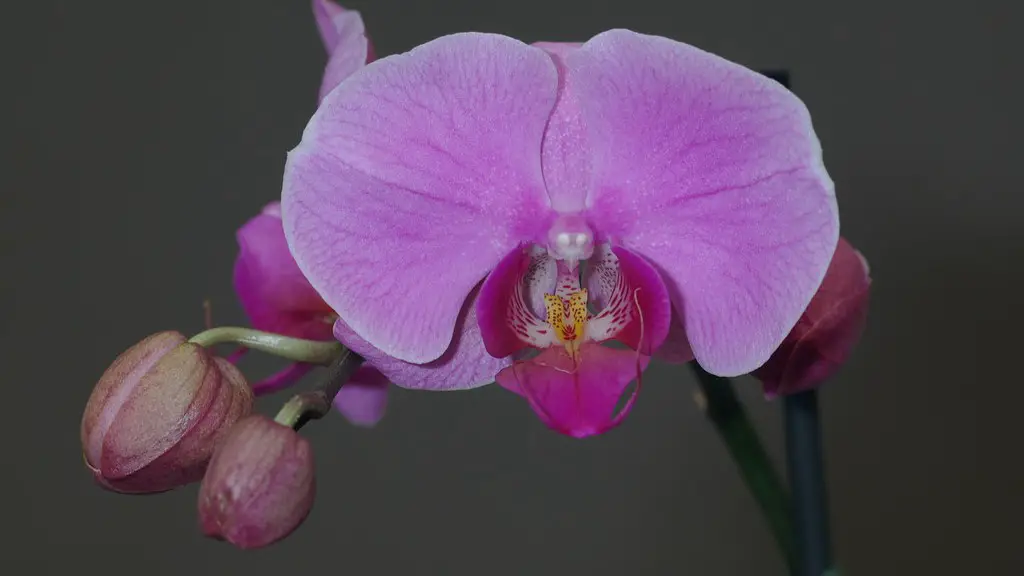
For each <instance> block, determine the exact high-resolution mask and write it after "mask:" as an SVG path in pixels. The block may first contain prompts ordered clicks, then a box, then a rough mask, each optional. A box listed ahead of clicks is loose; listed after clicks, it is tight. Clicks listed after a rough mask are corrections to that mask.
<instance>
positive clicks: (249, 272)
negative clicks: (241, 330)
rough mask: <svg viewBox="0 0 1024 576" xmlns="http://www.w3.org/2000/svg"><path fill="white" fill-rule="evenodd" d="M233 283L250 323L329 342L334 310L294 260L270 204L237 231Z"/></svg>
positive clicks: (276, 207)
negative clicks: (329, 318) (237, 249)
mask: <svg viewBox="0 0 1024 576" xmlns="http://www.w3.org/2000/svg"><path fill="white" fill-rule="evenodd" d="M236 238H237V240H238V246H239V253H238V258H237V259H236V260H235V268H234V278H233V280H234V287H235V292H236V293H237V294H238V299H239V301H240V302H241V304H242V308H243V310H245V313H246V315H247V316H248V317H249V322H250V323H251V324H252V326H253V327H254V328H256V329H259V330H266V331H268V332H275V333H277V334H283V335H285V336H293V337H296V338H308V339H311V340H331V339H332V333H331V328H332V321H331V320H328V319H327V318H328V317H329V316H332V315H333V311H332V310H331V309H330V307H328V306H327V304H326V303H325V302H324V301H323V298H321V297H320V295H319V294H317V292H316V290H314V289H313V287H312V286H310V285H309V282H308V281H307V280H306V277H305V276H303V275H302V272H301V271H300V270H299V267H298V266H297V265H296V264H295V260H294V259H293V258H292V255H291V252H289V251H288V244H287V242H285V238H284V228H283V227H282V225H281V212H280V205H279V204H278V203H277V202H272V203H270V204H268V205H267V206H266V207H264V208H263V211H262V212H261V213H260V214H259V215H257V216H255V217H254V218H252V219H251V220H249V221H248V222H246V223H245V224H244V225H243V226H242V227H241V228H240V229H239V230H238V232H237V234H236Z"/></svg>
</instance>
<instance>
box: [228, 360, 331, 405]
mask: <svg viewBox="0 0 1024 576" xmlns="http://www.w3.org/2000/svg"><path fill="white" fill-rule="evenodd" d="M228 361H229V362H230V361H231V359H230V358H228ZM313 368H316V365H315V364H306V363H303V362H296V363H293V364H289V365H288V366H285V367H284V368H282V369H281V370H278V371H277V372H275V373H273V374H271V375H270V376H267V377H266V378H264V379H263V380H260V381H258V382H253V384H252V393H253V394H255V395H257V396H265V395H267V394H273V393H274V392H278V391H280V390H284V389H285V388H289V387H291V386H292V385H293V384H295V383H296V382H298V381H299V380H301V379H302V378H303V377H304V376H305V375H306V374H309V373H310V372H311V371H312V370H313Z"/></svg>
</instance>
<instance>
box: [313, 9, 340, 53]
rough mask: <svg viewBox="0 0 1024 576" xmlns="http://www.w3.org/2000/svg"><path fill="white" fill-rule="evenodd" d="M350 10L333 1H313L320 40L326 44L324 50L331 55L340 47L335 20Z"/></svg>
mask: <svg viewBox="0 0 1024 576" xmlns="http://www.w3.org/2000/svg"><path fill="white" fill-rule="evenodd" d="M346 12H348V10H345V9H344V8H342V7H341V6H340V5H339V4H336V3H334V2H331V0H313V17H314V18H315V19H316V29H317V31H318V32H319V33H320V40H322V41H323V43H324V49H325V50H327V53H328V54H330V53H331V52H334V48H335V47H336V46H337V45H338V39H339V38H340V33H339V30H338V25H337V24H336V23H335V19H336V18H338V17H340V16H341V15H342V14H345V13H346Z"/></svg>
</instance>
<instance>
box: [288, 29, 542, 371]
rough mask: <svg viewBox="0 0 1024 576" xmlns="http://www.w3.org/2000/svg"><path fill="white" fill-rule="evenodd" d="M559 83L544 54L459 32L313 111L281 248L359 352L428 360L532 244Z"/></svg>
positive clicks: (358, 80)
mask: <svg viewBox="0 0 1024 576" xmlns="http://www.w3.org/2000/svg"><path fill="white" fill-rule="evenodd" d="M557 82H558V78H557V74H556V71H555V67H554V65H553V64H552V62H551V60H550V58H549V57H548V56H547V55H546V54H545V53H544V52H543V51H542V50H540V49H537V48H532V47H529V46H527V45H525V44H522V43H521V42H519V41H517V40H513V39H511V38H508V37H505V36H499V35H495V34H480V33H464V34H454V35H451V36H445V37H442V38H438V39H436V40H433V41H431V42H428V43H426V44H424V45H421V46H419V47H417V48H414V49H413V50H412V51H410V52H408V53H405V54H401V55H397V56H389V57H387V58H384V59H382V60H379V61H377V62H374V64H373V66H369V67H366V68H363V69H362V70H360V71H359V72H357V73H356V74H354V75H353V76H351V77H350V78H349V79H348V80H347V81H345V82H344V83H342V84H341V85H339V86H338V87H337V88H336V89H335V90H333V91H332V92H331V93H330V95H328V96H327V98H326V99H325V100H324V102H323V104H322V105H321V106H320V108H319V109H318V110H317V112H316V114H315V115H314V116H313V118H312V120H311V121H310V123H309V125H308V126H307V128H306V131H305V133H304V134H303V139H302V142H301V144H299V146H298V147H297V148H296V149H294V150H293V151H292V152H291V153H290V154H289V156H288V161H287V164H286V167H285V176H284V189H283V193H282V212H283V215H284V226H285V235H286V237H287V239H288V244H289V246H290V248H291V251H292V254H293V255H294V256H295V259H296V260H297V262H298V265H299V268H300V269H301V270H302V271H303V272H304V273H305V275H306V277H307V278H309V280H310V282H311V283H312V285H313V286H314V288H316V289H317V291H318V292H319V293H320V294H321V295H322V296H323V297H324V299H325V300H326V301H327V303H328V304H329V305H330V306H331V308H332V309H334V310H335V311H337V312H338V314H339V315H340V317H341V318H344V320H345V323H346V324H347V325H348V326H350V327H351V329H352V331H353V332H355V333H356V334H358V335H359V336H360V337H361V338H363V339H365V340H366V342H367V343H368V344H370V345H372V346H373V347H375V348H377V349H379V350H380V351H381V352H383V353H385V354H387V355H389V356H393V357H395V358H397V359H400V360H404V361H407V362H417V363H423V362H430V361H433V360H436V359H438V358H439V357H440V356H441V355H442V354H444V353H445V351H446V350H448V349H449V344H450V343H451V340H452V336H453V332H454V329H455V324H456V321H457V320H458V317H459V311H460V310H461V309H462V306H463V302H465V300H466V296H467V295H468V294H469V292H470V290H472V289H473V287H474V286H476V285H477V284H478V283H479V282H480V281H481V280H482V279H483V278H484V276H485V275H486V274H487V272H488V270H490V269H491V268H493V267H494V265H495V264H497V263H498V261H499V260H501V258H502V257H503V256H504V255H505V254H507V253H508V252H509V251H510V250H512V249H513V248H514V247H515V246H516V245H518V244H519V243H520V242H521V241H523V240H524V239H533V238H541V237H542V236H543V234H544V232H545V230H546V220H547V219H549V216H550V209H549V207H548V206H547V197H546V194H545V191H544V183H543V178H542V174H541V167H540V155H539V153H538V151H539V150H540V145H541V140H542V138H543V134H544V127H545V125H546V123H547V119H548V116H549V115H550V113H551V110H552V107H553V105H554V99H555V94H556V86H557ZM442 266H443V268H442ZM424 303H429V305H424Z"/></svg>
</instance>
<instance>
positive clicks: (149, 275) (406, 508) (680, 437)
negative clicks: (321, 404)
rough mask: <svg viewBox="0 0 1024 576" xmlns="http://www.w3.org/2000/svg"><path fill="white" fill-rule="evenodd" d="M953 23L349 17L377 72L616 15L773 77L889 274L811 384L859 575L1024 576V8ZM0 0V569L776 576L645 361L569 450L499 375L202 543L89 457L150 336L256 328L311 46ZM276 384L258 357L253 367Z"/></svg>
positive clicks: (441, 396)
mask: <svg viewBox="0 0 1024 576" xmlns="http://www.w3.org/2000/svg"><path fill="white" fill-rule="evenodd" d="M947 4H948V5H943V4H939V3H936V2H924V1H910V0H907V1H903V2H881V1H879V0H861V1H859V2H841V3H837V2H813V1H810V0H806V1H787V2H782V1H777V2H758V1H755V0H716V1H715V2H711V1H705V2H695V1H691V2H664V1H657V0H630V1H629V2H611V1H606V0H578V1H560V0H519V1H517V2H494V3H488V2H481V1H479V0H433V1H431V2H413V1H411V0H350V1H349V2H347V3H344V5H345V6H346V7H348V8H353V9H357V10H359V11H360V12H361V13H362V15H363V18H364V20H365V22H366V26H367V29H368V31H369V34H370V35H371V37H372V39H373V41H374V44H375V47H376V50H377V53H378V55H382V56H383V55H387V54H392V53H396V52H402V51H405V50H408V49H410V48H412V47H413V46H415V45H417V44H420V43H422V42H425V41H427V40H430V39H432V38H435V37H437V36H440V35H443V34H447V33H452V32H458V31H467V30H476V31H487V32H500V33H504V34H508V35H511V36H514V37H517V38H520V39H522V40H524V41H527V42H532V41H537V40H562V41H583V40H586V39H587V38H589V37H590V36H592V35H594V34H595V33H597V32H600V31H602V30H605V29H608V28H615V27H624V28H630V29H633V30H636V31H639V32H645V33H650V34H659V35H664V36H668V37H671V38H674V39H677V40H681V41H685V42H688V43H691V44H694V45H697V46H699V47H701V48H703V49H706V50H709V51H712V52H715V53H718V54H720V55H722V56H725V57H727V58H729V59H731V60H734V61H737V62H740V63H742V64H744V65H746V66H749V67H751V68H754V69H767V68H785V69H788V70H789V71H790V73H791V81H792V87H793V89H794V91H795V92H796V93H797V94H798V95H799V96H800V97H801V98H802V99H803V100H804V101H805V102H806V104H807V106H808V107H809V108H810V110H811V114H812V116H813V118H814V121H815V126H816V129H817V131H818V134H819V136H820V138H821V140H822V143H823V146H824V150H825V161H826V164H827V166H828V169H829V171H830V173H831V175H832V177H833V179H834V180H835V182H836V190H837V195H838V198H839V204H840V209H841V219H842V231H843V235H844V236H845V237H846V238H847V239H849V240H850V241H851V242H852V243H853V244H854V245H855V246H857V247H858V248H859V249H860V250H861V251H862V252H863V253H864V254H865V255H866V257H867V258H868V260H869V261H870V263H871V267H872V275H873V277H874V289H873V290H874V292H873V296H872V308H871V314H870V319H869V324H868V329H867V332H866V335H865V338H864V341H863V342H862V344H861V345H860V347H859V349H858V350H857V351H856V353H855V354H854V356H853V358H852V360H851V361H850V363H849V364H848V365H847V366H846V367H845V369H844V370H843V371H842V372H841V373H840V375H839V376H838V377H837V378H835V379H834V380H833V381H832V382H831V383H830V384H829V385H828V386H826V387H825V389H824V390H823V392H822V409H823V419H824V435H825V444H826V464H827V475H828V481H829V496H830V506H831V514H832V521H833V525H834V539H835V549H836V550H835V551H836V556H837V558H838V560H839V564H840V566H841V567H842V568H843V570H844V572H843V573H844V574H849V575H853V576H857V575H860V576H865V575H870V576H883V575H890V574H891V575H907V574H922V575H924V574H927V575H933V576H934V575H939V574H942V575H945V574H949V575H960V574H1000V575H1001V574H1024V552H1022V548H1021V547H1020V543H1019V535H1020V517H1021V514H1022V513H1024V495H1022V493H1021V487H1022V483H1024V470H1022V465H1021V461H1020V460H1021V459H1020V456H1021V448H1020V442H1019V440H1020V438H1021V433H1020V431H1019V428H1018V426H1017V421H1018V420H1019V418H1020V417H1019V413H1020V408H1021V406H1022V403H1024V386H1021V377H1020V372H1019V371H1018V370H1017V369H1016V360H1018V359H1019V358H1020V356H1021V350H1020V345H1021V344H1022V343H1024V338H1022V337H1021V335H1020V326H1021V321H1022V320H1024V314H1022V305H1021V293H1022V288H1024V283H1022V276H1024V270H1022V264H1024V222H1022V217H1024V214H1022V211H1024V203H1022V200H1021V194H1020V193H1021V184H1020V178H1019V169H1020V166H1019V161H1020V156H1021V152H1022V146H1021V143H1020V134H1021V129H1022V128H1024V126H1022V123H1021V112H1020V107H1019V106H1020V102H1021V101H1022V96H1024V94H1022V90H1021V85H1020V79H1019V77H1018V76H1019V72H1020V55H1021V54H1024V46H1022V44H1024V42H1022V40H1021V37H1020V36H1019V35H1014V34H1015V32H1016V30H1017V29H1018V28H1019V25H1020V21H1021V20H1020V17H1021V15H1022V10H1021V9H1020V7H1019V5H1013V6H1012V7H1011V3H1009V2H998V1H996V0H979V1H977V2H975V3H973V4H970V5H969V7H968V4H967V3H952V2H948V3H947ZM0 14H2V16H0V27H2V28H3V34H2V35H0V42H2V43H3V50H2V53H3V55H2V56H0V57H2V58H3V60H4V64H3V76H2V77H3V90H2V96H0V98H3V100H4V102H5V103H6V105H4V106H3V112H2V114H3V128H2V131H0V134H2V138H3V147H4V148H3V154H2V156H0V162H2V164H3V167H2V170H0V184H2V192H0V194H2V196H0V237H2V244H0V250H2V252H0V254H2V258H0V262H2V264H3V273H2V280H0V295H2V299H3V303H4V304H3V306H2V325H0V330H2V346H0V354H2V362H0V371H2V382H3V384H4V392H5V400H6V402H7V406H8V408H7V416H6V417H5V418H4V428H5V433H4V443H5V446H4V448H3V453H4V457H5V471H4V474H3V476H2V480H0V482H3V492H2V493H3V497H4V501H5V504H4V512H3V515H2V517H3V522H4V523H5V524H7V527H6V528H7V530H6V531H5V532H6V533H7V534H11V535H13V539H12V538H11V536H6V537H5V544H4V553H3V556H4V563H5V565H7V566H27V568H21V569H19V570H18V572H19V573H23V574H64V573H70V572H73V571H78V570H81V569H82V568H83V567H90V568H94V569H97V570H99V571H100V572H102V573H104V574H107V575H109V576H119V575H129V574H132V575H136V574H140V573H144V574H147V575H148V576H158V575H165V574H166V575H172V574H174V575H180V574H207V573H210V574H213V573H218V574H248V575H259V574H300V573H314V572H317V571H322V572H323V573H338V574H366V575H373V574H396V573H408V574H422V575H452V576H459V575H476V574H493V575H505V574H508V575H523V574H529V575H538V576H541V575H565V574H571V575H575V574H588V575H597V574H623V573H626V574H644V575H646V574H652V575H660V574H695V575H702V576H719V575H721V576H725V575H748V574H749V575H765V576H773V575H779V576H781V575H783V574H784V573H785V571H784V565H783V562H782V558H781V556H780V555H779V554H778V553H777V552H776V550H775V548H774V543H773V541H772V539H771V537H770V534H769V532H768V530H767V529H766V527H765V525H764V523H763V522H762V520H761V517H760V515H759V512H758V509H757V507H756V505H755V503H754V501H753V499H752V498H751V497H750V496H749V494H748V493H747V492H746V490H745V488H744V486H743V484H742V483H741V481H740V478H739V476H738V474H737V473H736V472H735V469H734V467H733V464H732V462H731V461H730V460H729V458H728V455H727V453H726V451H725V449H724V447H723V446H722V444H721V442H720V440H719V438H718V437H717V436H716V434H715V432H714V430H713V428H712V427H711V426H710V425H709V424H708V423H707V422H706V421H705V419H704V417H703V415H702V414H701V413H700V411H699V410H698V409H697V407H696V405H695V403H694V401H693V393H694V391H695V389H696V384H695V382H694V380H693V379H692V377H691V375H690V374H689V372H688V371H686V370H683V369H679V368H671V367H668V366H655V367H654V369H652V371H650V372H649V373H648V377H647V379H646V380H645V387H644V391H643V394H641V396H640V398H639V400H638V402H637V404H636V406H635V409H634V410H633V413H632V414H631V416H630V417H629V418H628V419H627V420H626V422H625V424H624V425H623V426H622V427H620V428H618V429H616V430H614V431H612V432H610V433H608V434H605V435H603V436H600V437H596V438H591V439H588V440H584V441H578V440H573V439H570V438H566V437H563V436H561V435H558V434H556V433H554V432H551V431H549V430H548V429H547V428H545V427H544V426H543V424H542V423H541V422H540V421H539V419H538V418H537V417H536V416H534V414H533V413H532V412H531V411H530V409H529V407H528V406H527V404H526V403H525V402H523V401H521V400H520V399H519V398H517V397H514V396H513V395H511V394H509V393H507V392H505V391H503V390H501V389H499V388H497V387H488V388H483V389H478V390H474V391H467V392H453V393H425V392H420V393H416V392H410V391H404V390H395V392H394V393H393V395H392V397H391V405H390V409H389V414H388V416H387V417H386V418H385V419H384V421H383V422H382V423H381V424H380V425H379V426H378V427H377V428H376V429H373V430H365V429H358V428H353V427H351V426H349V425H348V424H347V423H346V422H345V421H344V419H342V418H341V417H339V416H338V415H337V414H333V415H331V417H328V418H326V419H324V420H322V421H319V422H316V423H313V424H311V425H310V426H308V427H307V428H305V429H304V431H303V432H304V434H307V435H308V436H309V437H310V438H311V440H312V442H313V444H314V447H315V450H316V455H317V458H318V460H317V466H318V485H319V492H318V495H317V502H316V506H315V508H314V510H313V513H312V515H311V516H310V517H309V519H308V520H307V522H306V523H305V524H304V525H303V526H302V527H301V528H300V529H299V530H298V531H297V532H296V533H295V534H293V535H292V537H291V538H289V539H287V540H286V541H284V542H282V543H280V544H279V545H277V546H274V547H272V548H269V549H265V550H261V551H257V552H248V553H243V552H239V551H236V550H235V549H233V548H231V547H230V546H228V545H225V544H222V543H218V542H214V541H211V540H206V539H204V538H203V537H201V536H200V533H199V531H198V528H197V524H196V514H195V500H196V493H197V490H196V487H189V488H185V489H181V490H177V491H175V492H172V493H168V494H163V495H159V496H150V497H130V496H121V495H116V494H111V493H108V492H105V491H103V490H101V489H99V488H98V487H97V486H95V485H94V484H93V482H92V480H91V478H90V477H89V475H88V473H87V472H86V469H85V467H84V466H83V463H82V457H81V449H80V443H79V423H80V419H81V412H82V409H83V407H84V405H85V402H86V399H87V398H88V395H89V393H90V390H91V388H92V386H93V384H94V382H95V381H96V379H97V378H98V377H99V376H100V374H101V373H102V372H103V370H104V369H105V368H106V367H107V366H108V365H109V363H110V362H111V361H112V360H113V359H114V357H115V356H116V355H117V354H119V353H120V352H121V351H122V350H124V349H125V348H127V347H128V346H129V345H131V344H133V343H134V342H136V341H137V340H139V339H141V338H142V337H144V336H146V335H148V334H150V333H152V332H155V331H157V330H162V329H177V330H181V331H183V332H185V333H195V332H198V331H200V330H202V328H203V308H202V303H203V300H204V299H210V300H211V301H212V305H213V317H214V321H215V322H216V323H218V324H238V323H242V322H244V318H243V315H242V313H241V309H240V307H239V306H238V304H237V303H236V301H235V297H234V294H233V292H232V288H231V265H232V262H233V259H234V258H235V255H236V250H237V246H236V243H235V238H234V233H235V230H236V229H237V228H238V227H239V226H240V225H241V224H242V223H243V222H245V220H247V219H248V218H249V217H251V216H253V215H254V214H256V213H257V212H258V211H259V209H260V208H261V207H262V206H263V205H264V204H265V203H266V202H268V201H270V200H273V199H275V198H276V197H277V196H278V195H279V193H280V183H281V170H282V167H283V164H284V160H285V153H286V152H287V151H288V150H289V149H290V148H292V147H293V146H294V145H295V144H296V143H297V142H298V141H299V138H300V135H301V131H302V129H303V127H304V126H305V123H306V121H307V120H308V118H309V117H310V115H311V114H312V112H313V110H314V106H315V101H316V92H317V88H318V86H319V81H320V74H321V72H322V67H323V65H324V64H325V62H326V56H325V54H324V50H323V47H322V45H321V43H320V39H319V37H318V36H317V32H316V29H315V25H314V20H313V16H312V13H311V10H310V3H309V1H308V0H247V1H244V2H243V1H237V0H236V1H228V0H219V1H217V2H205V1H200V0H187V1H185V0H182V1H171V2H139V1H137V0H136V1H127V0H125V1H112V0H95V1H92V2H80V1H71V0H66V1H59V0H49V1H44V0H37V1H34V2H8V3H5V5H4V7H3V8H0ZM1013 54H1017V56H1013ZM278 366H279V364H277V363H275V362H274V361H273V360H267V359H265V358H263V359H260V358H257V357H256V355H253V357H252V358H251V359H249V360H247V361H246V363H245V364H244V367H245V368H246V369H247V370H249V371H250V372H249V373H250V374H252V375H254V376H259V375H264V374H266V373H268V372H269V371H270V370H272V369H275V368H277V367H278ZM740 386H741V389H742V390H741V393H742V396H743V398H744V399H745V400H746V401H748V403H749V406H750V409H751V411H752V412H753V414H754V416H755V417H756V419H757V423H758V426H759V427H760V428H761V430H762V432H763V434H764V435H765V439H766V441H767V442H768V443H769V444H770V447H771V450H772V453H773V455H774V456H775V457H776V458H777V459H778V460H779V462H780V464H781V461H782V460H781V458H782V449H781V445H782V438H781V427H780V407H779V406H778V405H777V404H775V403H769V402H765V401H764V400H763V399H762V398H761V395H760V392H759V390H758V387H757V385H756V384H755V383H754V381H753V380H748V379H741V380H740ZM285 396H286V393H285V394H278V395H275V396H272V397H269V398H264V399H261V401H260V403H259V406H260V410H261V411H263V412H265V413H268V414H270V413H273V412H274V411H276V407H277V405H279V404H280V402H282V401H283V400H284V398H285Z"/></svg>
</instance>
